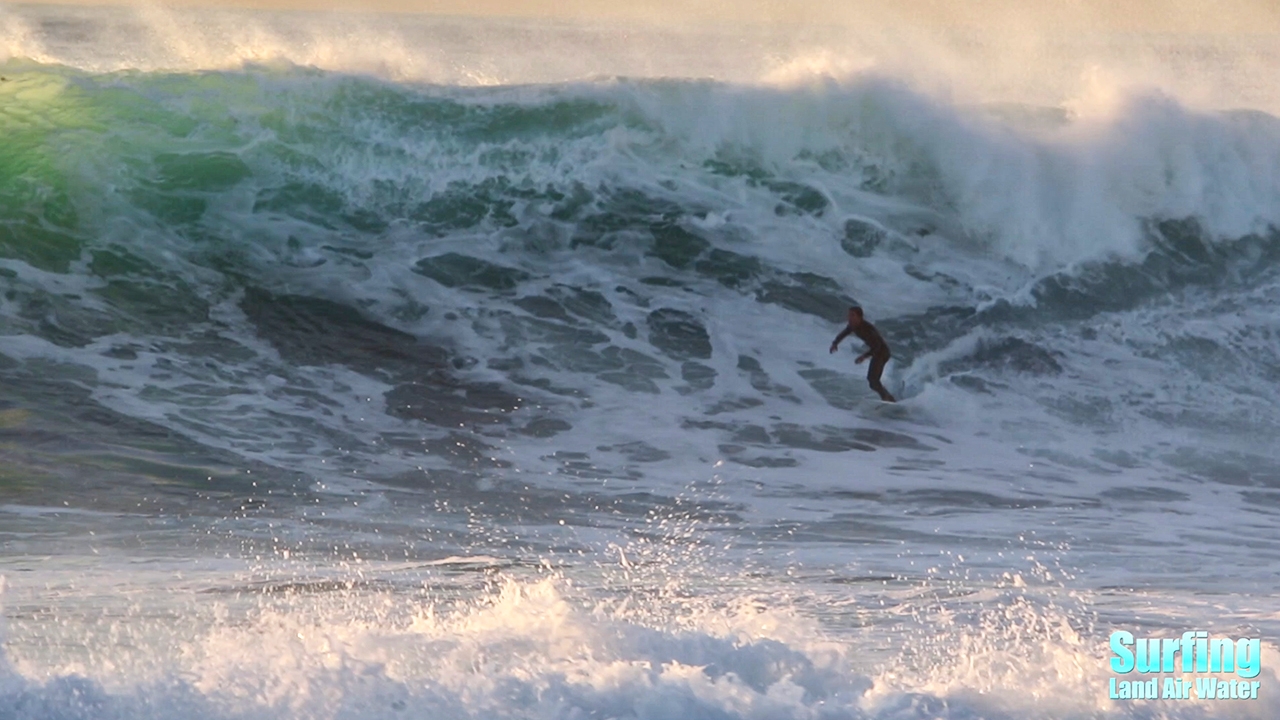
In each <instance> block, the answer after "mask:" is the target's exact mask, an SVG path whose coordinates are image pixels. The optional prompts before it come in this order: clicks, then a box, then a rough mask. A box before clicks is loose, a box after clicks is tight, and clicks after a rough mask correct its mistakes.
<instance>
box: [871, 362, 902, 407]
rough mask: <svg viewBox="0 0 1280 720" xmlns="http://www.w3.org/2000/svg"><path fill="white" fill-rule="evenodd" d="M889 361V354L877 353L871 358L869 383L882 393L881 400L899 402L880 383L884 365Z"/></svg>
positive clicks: (873, 388)
mask: <svg viewBox="0 0 1280 720" xmlns="http://www.w3.org/2000/svg"><path fill="white" fill-rule="evenodd" d="M887 362H889V356H888V355H877V356H875V357H872V358H871V366H870V367H868V368H867V384H868V385H870V386H871V389H872V390H875V391H876V392H877V393H879V394H880V399H881V400H883V401H885V402H897V400H894V399H893V396H892V395H890V394H889V391H888V390H886V389H885V388H884V385H882V384H880V375H881V373H883V372H884V365H885V363H887Z"/></svg>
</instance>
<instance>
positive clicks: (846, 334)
mask: <svg viewBox="0 0 1280 720" xmlns="http://www.w3.org/2000/svg"><path fill="white" fill-rule="evenodd" d="M851 333H853V326H852V325H846V326H845V328H844V329H843V330H841V331H840V334H839V335H837V336H836V339H835V340H832V341H831V352H835V351H836V348H838V347H840V341H841V340H843V339H845V338H847V337H849V335H850V334H851Z"/></svg>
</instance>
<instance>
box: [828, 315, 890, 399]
mask: <svg viewBox="0 0 1280 720" xmlns="http://www.w3.org/2000/svg"><path fill="white" fill-rule="evenodd" d="M850 335H857V336H858V339H859V340H861V341H862V342H864V343H866V344H867V348H868V350H869V352H870V353H871V365H870V367H868V368H867V384H868V385H870V386H871V389H872V390H875V391H876V392H877V393H879V395H880V399H881V400H884V401H885V402H894V399H893V396H892V395H890V394H889V391H888V390H886V389H885V388H884V385H882V384H880V375H881V374H883V373H884V365H885V363H887V362H889V358H890V357H891V356H890V355H889V345H888V344H887V343H886V342H885V341H884V338H882V337H880V333H879V332H877V331H876V326H875V325H872V324H871V323H869V322H867V321H866V320H863V321H862V322H861V323H859V324H858V326H857V327H854V326H853V325H849V326H846V327H845V329H844V330H842V331H840V334H839V335H837V336H836V341H835V343H834V344H835V345H839V344H840V341H841V340H844V339H845V338H847V337H849V336H850Z"/></svg>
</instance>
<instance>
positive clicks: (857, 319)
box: [849, 305, 862, 325]
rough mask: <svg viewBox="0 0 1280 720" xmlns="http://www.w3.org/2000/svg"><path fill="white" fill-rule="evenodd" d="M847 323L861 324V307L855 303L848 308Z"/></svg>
mask: <svg viewBox="0 0 1280 720" xmlns="http://www.w3.org/2000/svg"><path fill="white" fill-rule="evenodd" d="M849 324H850V325H860V324H862V308H860V307H858V306H857V305H854V306H853V307H851V308H849Z"/></svg>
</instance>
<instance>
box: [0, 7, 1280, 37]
mask: <svg viewBox="0 0 1280 720" xmlns="http://www.w3.org/2000/svg"><path fill="white" fill-rule="evenodd" d="M21 6H63V7H85V8H108V7H114V8H121V9H129V8H135V9H155V8H162V9H163V8H175V9H176V8H182V9H193V8H198V9H207V10H219V9H225V10H267V11H273V10H274V11H296V12H312V13H356V14H384V13H395V14H413V15H423V16H441V17H475V18H509V19H513V20H532V19H556V20H570V21H574V20H577V21H622V22H643V23H645V24H647V25H665V26H675V27H679V26H682V25H704V24H707V23H716V22H722V23H730V24H733V25H750V26H758V25H777V26H784V27H797V26H799V27H804V26H816V27H823V26H827V27H829V26H833V25H834V26H836V27H849V28H864V29H865V28H868V27H869V26H885V25H889V26H893V25H900V26H904V27H916V28H930V29H952V30H963V29H973V28H983V29H987V30H997V31H999V30H1003V31H1007V32H1013V33H1019V32H1031V33H1036V34H1039V35H1053V34H1059V33H1064V32H1066V33H1071V32H1079V31H1081V30H1091V31H1097V32H1101V33H1104V34H1105V33H1139V34H1151V35H1160V34H1189V35H1243V36H1269V35H1276V34H1280V3H1277V4H1275V5H1269V4H1268V3H1266V2H1265V0H1235V1H1234V2H1232V3H1231V8H1230V10H1231V11H1230V12H1223V11H1222V8H1221V6H1219V7H1217V8H1213V9H1212V10H1210V9H1206V8H1205V7H1204V6H1203V5H1202V4H1200V3H1198V2H1195V0H1173V2H1171V3H1160V2H1151V1H1147V0H1129V1H1128V2H1115V3H1108V2H1105V0H1076V1H1075V2H1071V3H1069V4H1068V3H1062V4H1058V5H1055V6H1051V7H1043V6H1041V7H1037V8H1028V7H1025V6H1024V5H1023V4H1022V3H1019V2H1017V1H1016V0H977V2H976V3H974V2H960V1H958V0H908V1H907V2H900V3H895V4H893V5H889V4H887V3H883V2H874V1H865V0H858V1H856V2H852V3H848V4H845V5H843V6H841V7H831V6H829V5H826V4H824V3H822V2H819V0H748V1H747V2H744V3H739V4H736V5H733V6H729V5H728V4H727V3H723V2H712V1H710V0H692V1H689V2H683V1H679V0H642V1H641V2H637V3H632V4H630V5H627V6H625V7H622V6H618V5H616V4H613V3H604V2H599V1H598V0H428V1H423V0H366V1H365V2H360V3H356V2H354V1H353V0H322V1H319V2H317V1H316V0H229V1H227V2H214V1H213V0H169V1H167V2H117V1H116V0H100V1H99V0H89V1H88V2H66V1H64V0H25V1H24V2H21V3H0V7H10V8H12V7H21Z"/></svg>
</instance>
